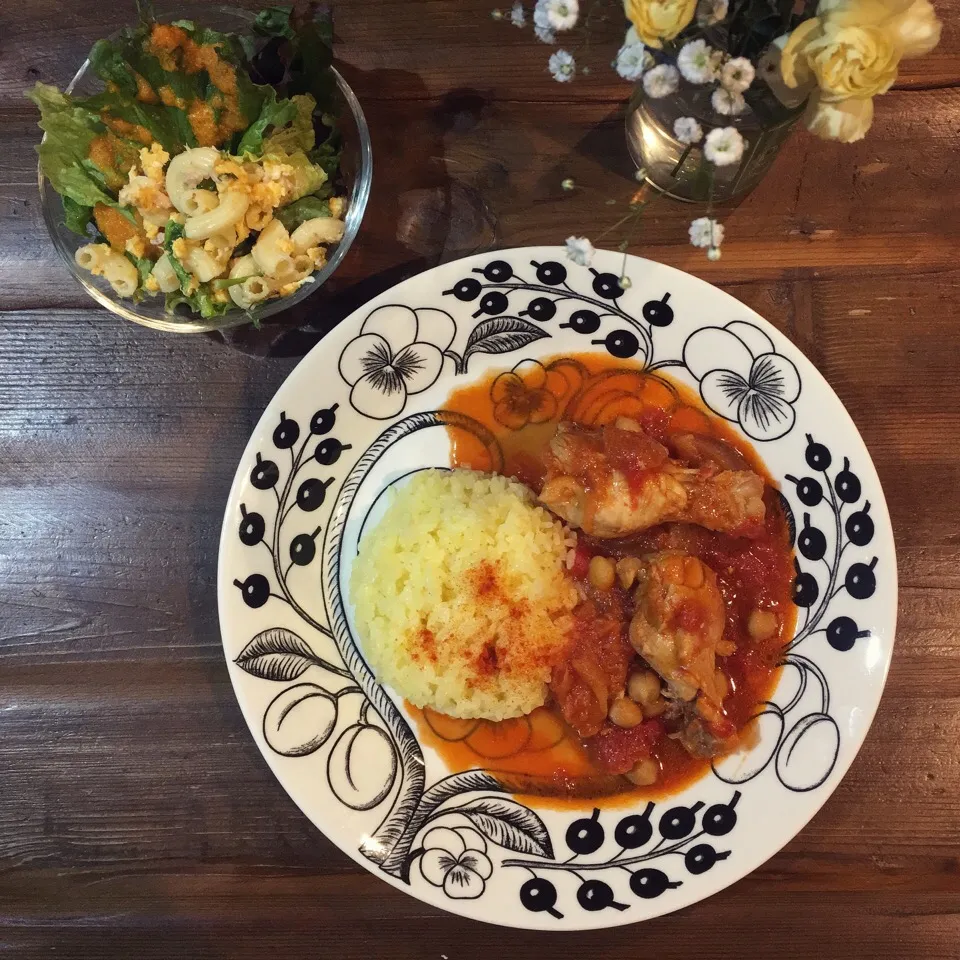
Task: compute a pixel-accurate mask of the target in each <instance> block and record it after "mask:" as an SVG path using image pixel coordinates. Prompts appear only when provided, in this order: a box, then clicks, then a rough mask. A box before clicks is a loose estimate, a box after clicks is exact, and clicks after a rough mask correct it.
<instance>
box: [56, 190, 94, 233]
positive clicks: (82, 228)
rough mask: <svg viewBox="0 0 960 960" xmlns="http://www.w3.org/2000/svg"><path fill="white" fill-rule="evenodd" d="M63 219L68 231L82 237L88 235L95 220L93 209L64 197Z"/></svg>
mask: <svg viewBox="0 0 960 960" xmlns="http://www.w3.org/2000/svg"><path fill="white" fill-rule="evenodd" d="M61 199H62V200H63V218H64V223H65V224H66V227H67V229H68V230H72V231H73V232H74V233H79V234H80V236H81V237H85V236H86V235H87V227H88V226H89V224H90V221H91V220H92V219H93V207H87V206H84V205H83V204H82V203H77V201H76V200H73V199H71V198H70V197H62V198H61Z"/></svg>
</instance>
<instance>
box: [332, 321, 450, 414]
mask: <svg viewBox="0 0 960 960" xmlns="http://www.w3.org/2000/svg"><path fill="white" fill-rule="evenodd" d="M455 333H456V325H455V324H454V322H453V318H452V317H451V316H450V314H448V313H446V311H444V310H435V309H433V308H430V307H424V308H422V309H418V310H411V309H410V308H409V307H404V306H400V305H396V306H385V307H378V308H377V309H376V310H374V311H373V312H372V313H371V314H370V316H368V317H367V319H366V320H364V322H363V326H362V327H361V328H360V333H359V334H358V335H357V336H356V337H354V338H353V339H352V340H351V341H350V342H349V343H348V344H347V345H346V347H345V348H344V350H343V353H342V354H340V376H341V377H343V379H344V380H346V382H347V383H348V384H350V386H351V387H352V388H353V389H352V390H351V391H350V404H351V406H352V407H353V408H354V410H357V411H358V412H360V413H362V414H364V415H365V416H368V417H373V418H374V419H376V420H389V419H390V418H391V417H395V416H397V415H398V414H399V413H400V412H401V411H402V410H403V408H404V407H405V406H406V404H407V396H408V395H411V394H416V393H422V392H423V391H424V390H426V389H427V388H428V387H431V386H433V384H434V382H435V381H436V379H437V377H439V376H440V371H441V369H442V368H443V351H444V350H446V349H447V348H448V347H449V346H450V344H451V343H453V337H454V334H455Z"/></svg>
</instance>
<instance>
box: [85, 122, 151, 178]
mask: <svg viewBox="0 0 960 960" xmlns="http://www.w3.org/2000/svg"><path fill="white" fill-rule="evenodd" d="M87 156H88V157H89V158H90V160H91V161H92V162H93V163H95V164H96V165H97V167H98V168H99V169H100V170H101V171H102V172H103V176H104V179H105V180H106V182H107V186H108V187H109V188H110V189H111V190H119V189H120V188H121V187H122V186H123V185H124V184H125V183H126V182H127V171H128V170H129V169H130V168H131V167H132V166H133V165H134V163H136V161H137V156H138V148H137V147H136V146H135V145H134V144H132V143H130V142H129V141H126V140H121V139H120V137H118V136H116V135H115V134H113V133H104V134H101V135H100V136H99V137H94V138H93V140H91V141H90V148H89V150H88V151H87Z"/></svg>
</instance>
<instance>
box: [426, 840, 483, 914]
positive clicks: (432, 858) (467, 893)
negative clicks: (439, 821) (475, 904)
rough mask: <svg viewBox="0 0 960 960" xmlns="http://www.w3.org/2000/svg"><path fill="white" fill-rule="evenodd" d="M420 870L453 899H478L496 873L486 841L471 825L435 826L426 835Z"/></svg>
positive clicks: (428, 879) (429, 881)
mask: <svg viewBox="0 0 960 960" xmlns="http://www.w3.org/2000/svg"><path fill="white" fill-rule="evenodd" d="M420 872H421V873H422V874H423V878H424V880H426V881H427V883H432V884H433V885H434V886H435V887H442V888H443V892H444V893H445V894H446V895H447V896H448V897H452V898H453V899H454V900H476V899H477V897H479V896H481V895H482V894H483V889H484V886H485V885H486V882H487V880H489V879H490V876H491V874H492V873H493V864H492V863H491V862H490V858H489V857H488V856H487V843H486V841H485V840H484V839H483V837H481V836H480V834H479V833H477V831H476V830H471V829H470V828H469V827H456V828H455V829H450V828H449V827H434V828H433V829H432V830H429V831H427V833H426V834H425V835H424V838H423V856H422V857H421V859H420Z"/></svg>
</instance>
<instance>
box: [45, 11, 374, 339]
mask: <svg viewBox="0 0 960 960" xmlns="http://www.w3.org/2000/svg"><path fill="white" fill-rule="evenodd" d="M155 10H156V14H157V17H158V19H160V20H178V19H184V18H186V19H194V20H196V21H197V22H198V23H201V24H203V25H205V26H208V27H211V28H213V29H216V30H221V31H223V32H232V33H239V32H243V31H245V30H247V29H249V27H250V24H251V22H252V21H253V18H254V14H252V13H249V12H247V11H244V10H240V9H237V8H235V7H233V8H231V7H220V6H214V5H207V4H198V3H156V4H155ZM331 70H333V75H334V77H335V79H336V83H337V87H338V88H339V91H340V104H341V107H340V116H339V118H338V120H339V125H340V133H341V137H342V142H343V152H342V155H341V161H340V173H339V175H338V178H339V185H340V188H341V190H342V191H343V193H344V194H345V196H346V198H347V209H346V213H345V215H344V218H343V219H344V234H343V238H342V239H341V240H340V242H339V243H337V244H333V245H331V246H330V247H329V250H328V259H327V262H326V263H325V264H324V265H323V267H322V268H321V269H320V270H318V271H317V272H316V273H314V275H313V280H312V282H310V283H305V284H303V286H301V287H300V288H299V289H298V290H296V291H295V292H294V293H293V294H291V295H290V296H287V297H279V298H277V299H273V300H266V301H264V302H262V303H259V304H257V305H256V306H254V307H253V308H251V309H250V310H241V309H240V308H236V309H231V310H229V311H228V312H227V313H224V314H223V315H221V316H217V317H201V316H199V315H198V314H195V313H193V312H191V311H189V310H188V309H187V308H186V307H183V306H181V307H177V308H176V311H175V312H173V313H169V312H167V311H166V309H165V307H164V298H163V297H162V296H157V297H146V298H145V299H143V300H141V301H140V302H139V303H134V301H133V300H130V299H127V298H123V297H121V296H119V295H118V294H117V293H116V292H115V291H114V290H113V289H112V288H111V286H110V285H109V283H107V282H106V281H105V280H104V279H103V277H95V276H94V275H93V274H91V273H88V272H87V271H86V270H83V269H82V268H80V267H79V266H78V265H77V263H76V261H75V259H74V255H75V254H76V252H77V250H78V249H79V248H80V247H81V246H83V245H84V244H86V243H88V242H89V238H88V237H81V236H79V235H78V234H76V233H74V232H72V231H71V230H69V229H68V228H67V226H66V224H65V222H64V219H65V218H64V210H63V203H62V201H61V198H60V195H59V194H58V193H57V192H56V190H54V189H53V187H52V186H51V185H50V183H49V182H48V181H47V180H46V178H45V177H44V176H43V173H42V171H39V168H38V176H39V187H40V202H41V207H42V209H43V218H44V221H45V222H46V225H47V229H48V231H49V232H50V238H51V239H52V240H53V243H54V246H55V247H56V248H57V250H58V251H59V253H60V256H61V257H62V258H63V262H64V263H65V264H66V266H67V269H69V270H70V272H71V273H72V274H73V276H74V277H75V278H76V279H77V281H78V282H79V283H80V284H81V285H82V286H83V288H84V289H85V290H86V291H87V293H89V294H90V296H91V297H93V299H94V300H96V301H97V303H99V304H100V305H101V306H103V307H106V308H107V309H108V310H110V311H111V312H112V313H115V314H117V316H120V317H123V318H125V319H126V320H132V321H133V322H134V323H139V324H142V325H143V326H146V327H153V328H154V329H156V330H166V331H169V332H173V333H207V332H209V331H211V330H222V329H225V328H227V327H235V326H239V325H241V324H245V323H251V322H253V323H256V322H259V321H261V320H264V319H266V318H267V317H271V316H274V315H275V314H278V313H281V312H282V311H284V310H288V309H290V308H291V307H293V306H295V305H297V304H299V303H301V302H303V301H304V300H306V298H307V297H309V296H310V295H311V294H313V293H315V292H316V291H317V290H319V289H320V287H322V286H323V284H324V282H325V281H326V280H327V278H328V277H330V275H331V274H332V273H333V272H334V271H335V270H336V269H337V267H338V266H339V265H340V262H341V261H342V260H343V258H344V257H345V256H346V254H347V251H348V250H349V249H350V246H351V244H352V243H353V241H354V239H355V238H356V235H357V233H358V231H359V230H360V223H361V221H362V220H363V214H364V210H365V209H366V205H367V200H368V198H369V196H370V183H371V179H372V176H373V153H372V149H371V145H370V132H369V130H368V129H367V122H366V119H365V118H364V115H363V110H362V108H361V107H360V103H359V101H358V100H357V98H356V95H355V94H354V92H353V90H351V88H350V86H349V85H348V84H347V82H346V81H345V80H344V79H343V77H342V76H341V75H340V73H339V72H338V71H337V70H335V69H334V68H332V67H331ZM102 89H103V84H102V82H101V80H100V78H99V77H97V76H96V74H95V73H94V72H93V71H92V70H91V69H90V61H89V60H85V61H84V63H83V65H82V66H81V67H80V69H79V70H78V71H77V74H76V76H75V77H74V78H73V79H72V80H71V81H70V83H69V85H68V86H67V87H66V92H67V93H72V94H77V95H80V96H89V95H91V94H94V93H98V92H99V91H100V90H102Z"/></svg>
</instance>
